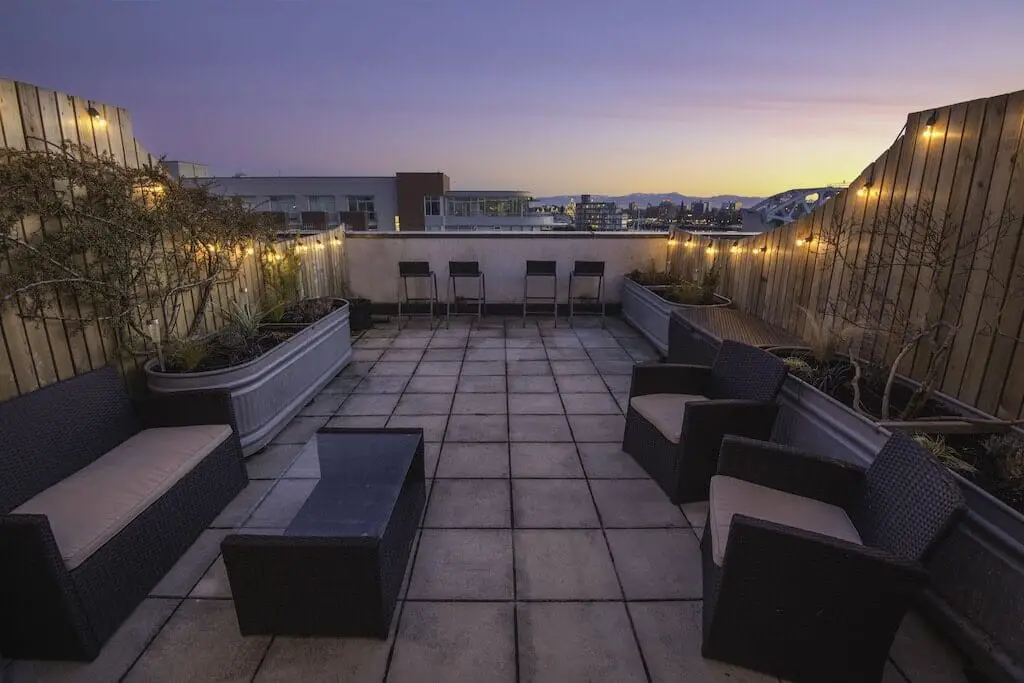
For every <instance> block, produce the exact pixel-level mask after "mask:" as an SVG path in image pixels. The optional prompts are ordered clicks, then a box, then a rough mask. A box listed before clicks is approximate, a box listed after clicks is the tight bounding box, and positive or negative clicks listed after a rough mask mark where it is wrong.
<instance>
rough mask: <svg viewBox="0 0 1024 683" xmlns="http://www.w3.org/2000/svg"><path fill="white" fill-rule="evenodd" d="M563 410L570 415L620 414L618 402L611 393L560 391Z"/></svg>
mask: <svg viewBox="0 0 1024 683" xmlns="http://www.w3.org/2000/svg"><path fill="white" fill-rule="evenodd" d="M561 396H562V402H563V403H564V404H565V412H566V413H569V414H570V415H621V414H622V411H621V410H619V404H618V403H616V402H615V399H614V398H613V397H612V395H611V394H609V393H608V392H605V393H603V394H598V393H593V394H567V393H564V392H563V393H562V395H561Z"/></svg>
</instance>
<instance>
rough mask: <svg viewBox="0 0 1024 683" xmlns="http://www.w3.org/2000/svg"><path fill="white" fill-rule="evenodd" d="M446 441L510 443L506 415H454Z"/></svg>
mask: <svg viewBox="0 0 1024 683" xmlns="http://www.w3.org/2000/svg"><path fill="white" fill-rule="evenodd" d="M445 441H495V442H498V441H508V418H507V417H506V416H505V415H452V416H451V417H450V418H449V419H448V431H447V432H446V433H445Z"/></svg>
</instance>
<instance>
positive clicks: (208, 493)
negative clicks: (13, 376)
mask: <svg viewBox="0 0 1024 683" xmlns="http://www.w3.org/2000/svg"><path fill="white" fill-rule="evenodd" d="M233 426H234V416H233V414H232V411H231V404H230V402H229V401H228V397H227V396H226V395H224V394H221V393H219V392H216V393H214V392H211V393H197V394H190V395H189V396H188V397H187V398H185V397H182V396H175V397H171V396H162V397H152V398H148V399H144V400H142V401H137V402H133V401H131V400H130V399H129V397H128V395H127V393H126V392H125V389H124V385H123V383H122V381H121V379H120V377H119V376H118V374H117V372H116V370H114V368H112V367H106V368H101V369H99V370H94V371H92V372H89V373H86V374H83V375H80V376H78V377H74V378H72V379H67V380H64V381H61V382H58V383H56V384H53V385H50V386H47V387H44V388H42V389H39V390H37V391H33V392H31V393H29V394H26V395H24V396H21V397H18V398H15V399H12V400H10V401H6V402H4V403H0V443H3V448H2V449H0V558H3V559H2V561H0V605H2V610H0V654H2V655H3V656H4V657H7V658H34V659H79V660H91V659H94V658H95V657H96V655H97V654H98V653H99V650H100V648H101V646H102V645H103V643H104V642H105V641H106V640H107V639H108V638H109V637H110V636H111V635H112V634H113V633H114V631H116V630H117V628H118V626H120V624H121V623H122V622H123V621H124V619H125V618H126V617H127V616H128V615H129V614H130V613H131V612H132V610H133V609H134V608H135V607H136V606H137V605H138V604H139V603H140V602H141V601H142V600H143V598H145V596H146V594H147V593H148V592H149V591H150V590H151V589H152V588H153V586H154V585H156V583H157V582H158V581H159V580H160V578H161V577H162V576H163V575H164V574H165V573H166V572H167V570H168V569H170V567H171V566H172V565H173V564H174V562H175V561H176V560H177V559H178V558H179V557H180V556H181V555H182V553H184V552H185V550H186V549H188V547H189V546H190V545H191V543H192V542H193V541H194V540H195V539H196V538H197V537H198V536H199V534H200V532H201V531H202V530H203V529H204V528H205V527H207V526H208V525H209V524H210V522H212V521H213V519H214V517H216V516H217V514H218V513H219V512H220V510H221V509H223V507H224V506H225V505H226V504H227V503H228V501H230V500H231V499H232V498H233V497H234V496H235V495H236V494H237V493H238V492H239V491H240V490H241V489H242V488H243V487H244V486H245V483H246V475H245V468H244V466H243V464H242V456H241V447H240V444H239V441H238V436H237V431H236V430H234V429H233Z"/></svg>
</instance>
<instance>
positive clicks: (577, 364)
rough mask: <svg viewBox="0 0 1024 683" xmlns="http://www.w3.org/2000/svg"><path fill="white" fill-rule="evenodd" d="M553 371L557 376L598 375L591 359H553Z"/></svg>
mask: <svg viewBox="0 0 1024 683" xmlns="http://www.w3.org/2000/svg"><path fill="white" fill-rule="evenodd" d="M551 372H552V373H554V375H555V377H559V376H562V375H596V374H597V368H595V367H594V364H593V363H591V362H590V361H589V360H553V361H551Z"/></svg>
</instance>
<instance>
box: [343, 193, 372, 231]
mask: <svg viewBox="0 0 1024 683" xmlns="http://www.w3.org/2000/svg"><path fill="white" fill-rule="evenodd" d="M348 210H349V211H356V212H358V213H365V214H366V223H367V227H369V226H370V225H373V226H376V225H377V209H376V207H375V206H374V204H373V195H357V196H352V197H349V198H348Z"/></svg>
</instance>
